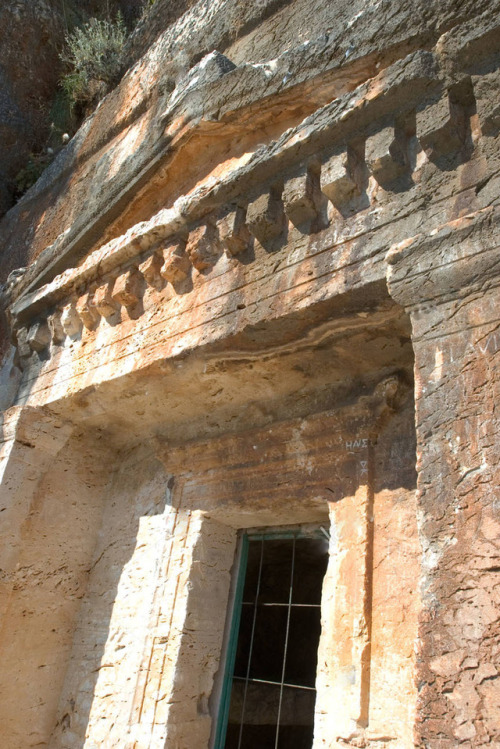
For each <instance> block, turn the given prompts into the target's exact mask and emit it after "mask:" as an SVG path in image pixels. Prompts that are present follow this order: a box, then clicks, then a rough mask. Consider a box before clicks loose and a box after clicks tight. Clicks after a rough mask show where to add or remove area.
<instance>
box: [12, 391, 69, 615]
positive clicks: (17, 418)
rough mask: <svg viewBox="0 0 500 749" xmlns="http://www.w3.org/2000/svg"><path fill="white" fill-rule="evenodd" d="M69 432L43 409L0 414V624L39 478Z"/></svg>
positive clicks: (15, 409) (22, 409)
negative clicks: (22, 531)
mask: <svg viewBox="0 0 500 749" xmlns="http://www.w3.org/2000/svg"><path fill="white" fill-rule="evenodd" d="M70 433H71V427H70V426H69V425H65V424H61V423H60V422H58V424H57V426H55V425H54V423H53V422H52V420H51V419H50V417H49V416H48V415H47V414H45V413H44V412H43V411H40V410H37V409H33V408H27V407H21V406H15V407H13V408H10V409H8V410H7V411H4V413H3V414H2V415H1V416H0V513H1V521H2V522H1V531H0V540H1V544H0V570H1V578H0V626H1V623H2V619H3V616H4V614H5V611H6V609H7V606H8V602H9V591H10V587H11V585H12V581H11V575H12V573H13V571H14V570H15V567H16V562H17V559H18V555H19V551H20V540H21V529H22V526H23V524H24V523H25V522H26V520H27V518H28V514H29V510H30V506H31V503H32V501H33V498H34V497H35V496H36V492H37V489H38V485H39V482H40V479H41V478H42V477H43V476H44V474H45V473H46V471H47V470H48V469H49V468H50V466H51V464H52V461H53V460H54V458H55V456H56V455H57V454H58V452H59V451H60V450H61V448H62V447H63V446H64V445H65V444H66V442H67V440H68V438H69V436H70Z"/></svg>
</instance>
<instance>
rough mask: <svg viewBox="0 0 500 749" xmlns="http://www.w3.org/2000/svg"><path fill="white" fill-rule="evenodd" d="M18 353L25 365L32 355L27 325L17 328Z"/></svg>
mask: <svg viewBox="0 0 500 749" xmlns="http://www.w3.org/2000/svg"><path fill="white" fill-rule="evenodd" d="M16 346H17V353H18V355H19V359H20V361H21V363H22V364H23V365H24V364H25V362H26V360H27V359H29V357H30V356H31V346H30V344H29V341H28V330H27V328H25V327H22V328H18V329H17V330H16Z"/></svg>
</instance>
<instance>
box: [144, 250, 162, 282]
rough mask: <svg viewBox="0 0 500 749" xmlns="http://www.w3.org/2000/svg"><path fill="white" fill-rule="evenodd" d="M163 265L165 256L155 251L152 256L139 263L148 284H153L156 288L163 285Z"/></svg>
mask: <svg viewBox="0 0 500 749" xmlns="http://www.w3.org/2000/svg"><path fill="white" fill-rule="evenodd" d="M162 265H163V257H162V256H160V255H158V254H157V253H156V252H154V253H153V254H152V255H151V257H148V259H147V260H145V261H144V262H143V263H141V264H140V265H139V271H140V273H142V275H143V276H144V278H145V280H146V283H147V284H148V286H152V287H153V288H154V289H160V288H161V287H162V277H161V267H162Z"/></svg>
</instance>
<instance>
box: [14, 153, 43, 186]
mask: <svg viewBox="0 0 500 749" xmlns="http://www.w3.org/2000/svg"><path fill="white" fill-rule="evenodd" d="M52 158H53V156H52V154H48V153H42V154H34V153H31V154H30V156H29V159H28V163H27V164H26V166H25V167H24V168H23V169H21V170H20V171H19V172H18V174H17V175H16V177H15V179H14V182H15V184H16V190H17V194H18V195H19V196H21V195H23V194H24V193H25V192H26V190H29V189H30V187H32V186H33V185H34V184H35V182H36V181H37V180H38V178H39V177H40V176H41V174H42V172H43V171H44V170H45V169H46V168H47V167H48V165H49V164H50V162H51V161H52Z"/></svg>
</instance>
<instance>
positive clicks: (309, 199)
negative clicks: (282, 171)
mask: <svg viewBox="0 0 500 749" xmlns="http://www.w3.org/2000/svg"><path fill="white" fill-rule="evenodd" d="M282 200H283V204H284V206H285V213H286V215H287V216H288V218H289V219H290V221H291V222H292V224H295V226H300V225H301V224H304V223H306V222H308V221H313V220H314V219H315V218H316V217H317V215H318V208H319V205H318V203H319V169H318V170H317V171H316V170H313V169H311V168H309V169H307V168H304V167H303V168H302V169H301V172H300V174H298V175H296V176H294V177H290V178H288V179H286V180H285V185H284V188H283V194H282Z"/></svg>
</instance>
